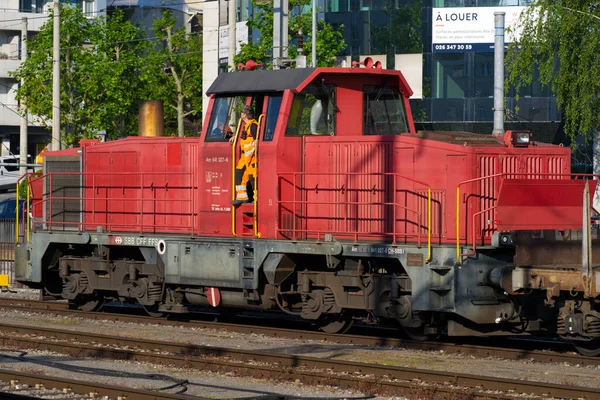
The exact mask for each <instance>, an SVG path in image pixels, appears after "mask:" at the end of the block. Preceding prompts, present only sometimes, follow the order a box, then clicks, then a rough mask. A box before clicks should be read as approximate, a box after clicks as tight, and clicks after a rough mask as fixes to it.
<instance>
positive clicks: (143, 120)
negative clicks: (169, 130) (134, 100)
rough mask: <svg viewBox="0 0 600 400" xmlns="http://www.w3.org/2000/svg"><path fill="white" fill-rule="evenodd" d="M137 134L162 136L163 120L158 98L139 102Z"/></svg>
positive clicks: (163, 132) (160, 102)
mask: <svg viewBox="0 0 600 400" xmlns="http://www.w3.org/2000/svg"><path fill="white" fill-rule="evenodd" d="M139 119H140V122H139V128H138V135H139V136H164V134H165V120H164V118H163V103H162V101H160V100H147V101H143V102H141V103H140V113H139Z"/></svg>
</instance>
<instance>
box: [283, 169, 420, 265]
mask: <svg viewBox="0 0 600 400" xmlns="http://www.w3.org/2000/svg"><path fill="white" fill-rule="evenodd" d="M399 181H408V182H411V183H413V184H415V185H417V186H422V187H424V188H426V189H427V207H426V215H425V216H423V214H422V212H421V211H419V210H418V209H415V208H416V207H418V200H419V197H420V196H421V194H420V193H418V192H417V190H416V189H411V188H408V187H407V186H406V185H404V186H401V185H399V184H398V182H399ZM278 188H279V189H278V190H279V191H278V198H277V201H278V208H279V221H278V227H277V230H278V233H279V234H280V235H281V236H283V237H286V238H289V239H291V240H297V239H302V238H304V237H308V236H314V237H315V238H317V239H322V238H323V237H324V235H325V234H328V233H329V234H334V235H337V236H341V237H344V236H345V237H349V238H352V239H353V240H354V241H355V242H358V241H359V239H360V240H368V239H369V238H381V237H388V238H391V241H392V243H393V244H397V243H398V242H399V241H400V239H404V240H408V239H416V241H417V244H418V245H419V246H421V243H422V239H421V234H422V231H423V230H425V231H426V232H427V249H428V256H427V261H429V260H430V258H431V186H430V185H429V184H428V183H426V182H422V181H419V180H416V179H413V178H409V177H406V176H402V175H400V174H396V173H352V172H346V173H333V172H332V173H308V172H294V173H281V174H279V182H278ZM283 197H284V198H283ZM409 214H410V215H412V216H416V218H409V217H408V215H409ZM422 217H425V218H426V221H425V223H423V218H422ZM402 226H403V227H404V230H402V229H400V228H401V227H402ZM409 226H412V227H413V232H410V229H409Z"/></svg>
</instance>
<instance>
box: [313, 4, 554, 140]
mask: <svg viewBox="0 0 600 400" xmlns="http://www.w3.org/2000/svg"><path fill="white" fill-rule="evenodd" d="M531 2H532V0H322V1H321V3H322V4H321V8H320V9H321V10H324V15H323V17H324V19H325V20H326V21H327V22H328V23H330V24H332V25H334V26H341V25H343V34H344V40H345V41H346V43H347V48H346V52H345V54H344V55H346V56H351V57H352V59H353V60H358V59H359V57H360V56H366V55H385V57H386V61H387V68H388V69H393V68H396V67H398V69H402V68H401V66H396V65H394V63H395V55H397V54H410V53H413V54H414V53H422V54H423V98H422V99H418V100H417V99H415V100H413V101H412V103H413V114H414V116H415V122H417V123H418V129H436V130H468V131H473V132H480V133H491V131H492V126H493V79H494V53H493V50H489V49H488V50H487V51H482V52H477V51H464V52H452V53H450V52H434V51H433V50H432V29H433V25H432V24H434V23H435V22H434V21H433V19H434V15H433V11H434V10H433V9H434V8H452V7H473V8H474V11H476V10H475V9H476V8H477V7H511V6H528V5H530V3H531ZM323 3H324V4H323ZM492 28H493V27H492ZM519 95H520V99H519V101H518V104H517V102H516V100H515V93H514V91H511V92H509V93H508V95H507V98H506V104H507V110H508V111H507V116H506V118H505V121H506V122H505V128H506V129H529V130H531V131H532V132H533V133H534V139H535V140H541V141H545V142H555V143H556V142H559V141H562V138H561V135H560V119H561V117H560V113H559V112H558V109H557V107H556V99H555V98H554V97H553V96H552V93H551V91H550V89H549V88H548V87H543V86H542V85H541V84H540V83H539V81H538V80H536V79H534V82H533V83H532V84H531V85H529V87H526V88H523V89H522V90H521V91H520V93H519ZM517 105H518V109H519V111H518V113H516V112H515V109H516V106H517Z"/></svg>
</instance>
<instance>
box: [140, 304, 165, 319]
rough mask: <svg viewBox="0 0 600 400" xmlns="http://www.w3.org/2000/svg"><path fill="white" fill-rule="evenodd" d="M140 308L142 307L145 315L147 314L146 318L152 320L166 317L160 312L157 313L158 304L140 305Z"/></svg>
mask: <svg viewBox="0 0 600 400" xmlns="http://www.w3.org/2000/svg"><path fill="white" fill-rule="evenodd" d="M142 307H144V311H146V314H148V316H149V317H152V318H162V317H164V316H166V315H167V314H166V313H164V312H162V311H158V304H154V305H152V306H145V305H143V304H142Z"/></svg>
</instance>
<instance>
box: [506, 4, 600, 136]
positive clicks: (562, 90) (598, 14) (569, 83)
mask: <svg viewBox="0 0 600 400" xmlns="http://www.w3.org/2000/svg"><path fill="white" fill-rule="evenodd" d="M516 29H520V30H522V32H521V34H520V39H519V41H518V42H515V43H513V44H511V45H510V46H509V51H508V55H507V75H508V84H509V85H514V87H515V89H516V91H517V93H518V90H519V89H520V88H521V87H524V86H527V85H530V84H531V83H532V82H533V80H534V74H535V73H536V70H537V71H539V80H540V82H541V83H542V84H543V85H550V86H551V88H552V91H553V93H554V95H555V96H556V98H557V104H558V107H559V109H560V110H561V111H562V112H563V116H564V117H563V118H564V123H565V126H564V130H565V132H566V133H567V134H568V135H569V136H570V137H572V138H573V137H575V136H577V135H578V134H582V135H584V136H586V137H587V138H590V137H591V134H592V133H593V132H594V131H595V130H597V129H598V128H599V125H600V97H599V94H600V52H598V49H599V48H600V5H599V3H598V2H596V1H593V2H590V1H589V0H537V1H536V2H535V3H534V4H533V5H532V6H531V7H528V8H527V9H526V10H525V11H524V12H523V14H522V16H521V19H520V21H519V23H518V25H517V27H516ZM517 97H518V96H517Z"/></svg>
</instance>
